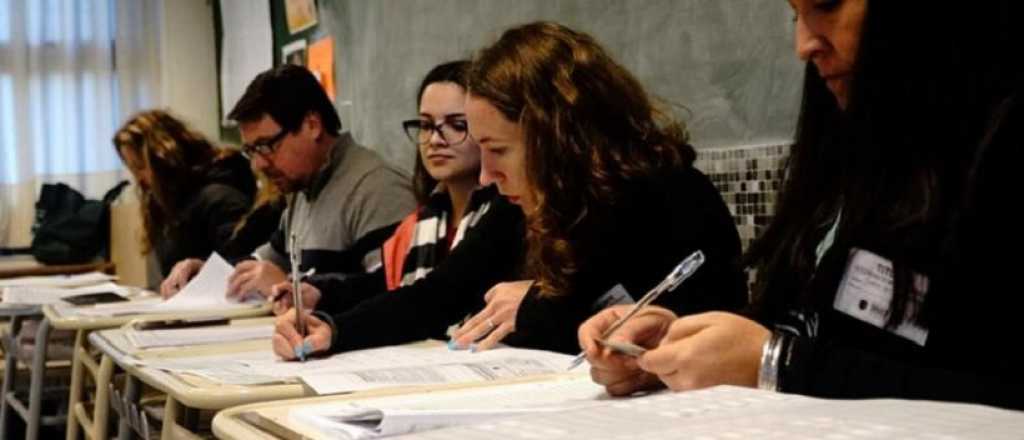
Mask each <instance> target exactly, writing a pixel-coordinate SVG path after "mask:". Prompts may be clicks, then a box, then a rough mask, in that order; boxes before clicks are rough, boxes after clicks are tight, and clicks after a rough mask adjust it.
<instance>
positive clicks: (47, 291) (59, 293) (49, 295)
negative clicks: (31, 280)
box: [0, 282, 131, 305]
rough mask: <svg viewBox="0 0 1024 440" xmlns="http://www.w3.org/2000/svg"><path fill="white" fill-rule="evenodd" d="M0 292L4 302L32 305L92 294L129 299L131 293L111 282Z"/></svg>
mask: <svg viewBox="0 0 1024 440" xmlns="http://www.w3.org/2000/svg"><path fill="white" fill-rule="evenodd" d="M0 290H3V300H2V301H3V302H5V303H9V304H31V305H45V304H61V303H62V301H61V299H63V298H69V297H72V296H78V295H88V294H91V293H100V292H112V293H114V294H116V295H119V296H122V297H127V296H128V294H129V293H131V292H130V289H129V288H128V287H125V286H119V285H117V284H114V283H111V282H106V283H103V284H97V285H92V286H86V287H75V288H58V287H36V286H17V287H4V288H2V289H0Z"/></svg>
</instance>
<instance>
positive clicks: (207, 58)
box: [160, 0, 220, 140]
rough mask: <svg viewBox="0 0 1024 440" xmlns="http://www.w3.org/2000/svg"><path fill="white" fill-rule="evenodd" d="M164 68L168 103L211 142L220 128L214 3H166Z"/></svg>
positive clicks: (195, 0) (166, 0)
mask: <svg viewBox="0 0 1024 440" xmlns="http://www.w3.org/2000/svg"><path fill="white" fill-rule="evenodd" d="M163 3H164V4H163V11H162V12H163V13H162V14H161V15H162V26H161V29H160V33H161V38H160V43H161V44H160V66H161V69H160V70H161V79H162V87H161V89H162V92H163V99H164V103H163V105H162V107H166V108H169V109H170V110H171V111H172V112H174V114H175V115H176V116H178V117H180V118H181V119H183V120H184V121H186V122H188V124H189V125H190V126H191V127H192V128H194V129H197V130H199V131H200V132H202V133H203V134H204V135H206V136H207V137H208V138H210V139H211V140H217V139H220V134H219V133H220V130H219V129H218V127H217V121H218V116H217V64H216V63H217V55H216V53H217V52H216V47H217V46H216V41H215V40H214V30H213V3H212V1H210V0H164V2H163Z"/></svg>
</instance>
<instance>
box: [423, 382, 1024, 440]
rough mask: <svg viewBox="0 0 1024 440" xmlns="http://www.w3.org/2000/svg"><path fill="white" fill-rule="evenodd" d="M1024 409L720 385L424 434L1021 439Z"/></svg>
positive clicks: (433, 436) (470, 436) (471, 437)
mask: <svg viewBox="0 0 1024 440" xmlns="http://www.w3.org/2000/svg"><path fill="white" fill-rule="evenodd" d="M1021 433H1024V414H1022V413H1020V412H1016V411H1008V410H1003V409H997V408H992V407H986V406H981V405H968V404H960V403H945V402H928V401H909V400H896V399H869V400H824V399H816V398H811V397H805V396H797V395H790V394H780V393H774V392H770V391H763V390H757V389H751V388H739V387H729V386H720V387H715V388H710V389H705V390H699V391H690V392H682V393H660V394H656V395H651V396H645V397H637V398H628V399H616V400H610V401H605V402H601V403H598V404H594V405H592V406H588V407H585V408H571V409H565V410H560V411H551V412H541V413H536V414H531V415H529V416H517V417H510V418H504V419H500V420H490V421H483V422H481V423H476V424H472V425H465V426H459V427H453V428H448V429H441V430H436V431H431V432H422V433H418V434H416V438H420V439H452V438H458V439H468V440H476V439H507V438H544V439H556V440H557V439H577V438H587V439H622V438H640V439H654V438H658V439H695V438H706V439H748V438H749V439H769V438H771V439H792V440H803V439H806V440H811V439H830V438H835V439H858V440H859V439H879V440H881V439H893V438H900V439H922V440H923V439H961V438H964V439H965V438H978V439H981V438H983V439H1008V440H1009V439H1019V438H1021Z"/></svg>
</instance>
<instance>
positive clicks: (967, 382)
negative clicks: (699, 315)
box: [762, 105, 1024, 409]
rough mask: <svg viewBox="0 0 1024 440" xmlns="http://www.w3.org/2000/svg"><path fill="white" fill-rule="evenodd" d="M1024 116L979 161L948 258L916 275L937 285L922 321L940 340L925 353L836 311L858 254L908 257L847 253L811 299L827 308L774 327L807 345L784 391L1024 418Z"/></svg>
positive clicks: (860, 244) (1007, 122)
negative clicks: (1017, 197)
mask: <svg viewBox="0 0 1024 440" xmlns="http://www.w3.org/2000/svg"><path fill="white" fill-rule="evenodd" d="M1021 110H1022V109H1020V108H1019V105H1018V108H1017V109H1016V110H1015V111H1013V112H1011V113H1010V116H1008V117H1007V118H1006V119H1004V124H1002V129H1001V130H1000V131H999V132H998V134H997V135H996V136H995V138H994V140H993V142H992V143H991V145H990V147H989V148H988V149H987V150H985V151H984V152H983V153H982V154H980V155H979V160H978V162H977V163H976V169H975V172H976V173H977V176H978V179H977V181H976V185H975V186H974V187H973V188H969V189H968V190H967V192H966V194H967V196H966V197H964V201H963V202H962V203H960V204H959V206H958V209H957V210H956V211H957V213H956V214H955V215H956V216H957V219H956V220H954V221H953V222H952V223H951V224H952V226H951V227H950V228H948V229H946V228H942V229H940V231H941V232H940V233H939V234H937V235H938V236H937V238H936V239H935V240H934V242H935V243H937V247H938V249H939V250H938V251H937V252H936V253H934V254H933V255H922V256H920V257H919V258H918V259H916V260H915V261H913V262H912V263H911V265H914V266H917V268H918V272H919V273H921V274H923V275H925V276H927V277H929V281H930V283H929V288H928V292H927V293H926V296H925V300H924V301H925V302H924V308H923V315H922V316H923V318H924V320H925V322H923V323H922V325H923V326H924V327H925V328H927V329H928V335H927V339H926V340H925V343H924V345H923V346H921V345H918V344H917V343H914V342H911V341H910V340H908V339H905V338H903V337H900V336H897V335H895V334H894V333H892V332H890V331H888V330H885V329H882V328H878V327H876V326H873V325H871V324H868V323H865V322H862V321H860V320H857V319H854V318H852V317H850V316H848V315H847V314H845V313H843V312H840V311H837V310H835V309H834V307H833V300H834V298H835V296H836V292H837V289H838V287H839V285H840V282H841V278H842V276H843V274H844V273H845V269H846V265H847V261H848V254H849V252H850V250H851V248H854V247H856V248H861V249H867V250H870V251H871V252H873V253H875V254H878V255H880V256H883V257H886V258H891V257H890V256H891V255H893V253H898V254H906V252H905V250H903V249H893V248H892V246H890V245H887V244H886V243H884V242H881V240H875V241H876V242H874V243H870V242H865V241H864V240H857V241H853V242H852V243H839V242H837V244H836V245H835V246H833V248H832V249H831V250H830V251H829V252H828V253H827V254H826V256H825V257H824V258H823V260H822V262H821V264H820V265H819V267H818V269H817V271H816V274H815V276H814V279H813V280H812V283H811V286H810V289H812V291H811V293H812V294H813V295H811V296H810V297H811V298H815V299H814V300H811V301H808V302H809V304H805V305H797V304H793V305H791V307H790V308H789V309H788V310H781V311H776V312H771V311H768V312H767V315H766V316H763V317H762V318H763V320H764V321H765V322H766V323H768V324H775V325H784V326H785V327H787V328H789V329H791V330H796V331H798V333H799V337H798V339H797V340H796V342H795V344H794V345H793V349H792V351H791V353H790V354H789V356H787V357H786V358H785V359H784V361H787V362H784V363H783V364H782V367H781V370H780V384H779V385H780V387H781V389H782V390H783V391H786V392H794V393H801V394H810V395H816V396H823V397H842V398H868V397H899V398H911V399H931V400H953V401H965V402H976V403H985V404H991V405H997V406H1003V407H1011V408H1017V409H1021V408H1024V379H1022V378H1021V372H1022V371H1024V361H1022V356H1021V355H1020V353H1018V352H1017V351H1016V349H1017V348H1018V347H1020V334H1021V327H1020V324H1019V321H1018V320H1019V319H1020V312H1021V310H1022V307H1021V306H1022V305H1024V304H1022V303H1024V301H1022V299H1021V298H1022V295H1021V294H1020V292H1019V290H1020V263H1019V260H1018V259H1017V258H1016V257H1015V256H1013V254H1014V253H1015V252H1018V251H1019V250H1020V249H1022V244H1024V243H1022V242H1021V241H1022V240H1021V235H1020V234H1019V233H1018V232H1017V231H1013V230H1012V228H1013V227H1014V223H1013V222H1012V221H1009V220H1010V218H1009V217H1007V216H1006V214H1008V213H1009V211H1010V209H1011V208H1010V206H1009V205H1008V203H1007V199H1006V197H1005V195H1004V194H1007V191H1012V190H1013V189H1014V188H1016V187H1018V186H1019V185H1018V179H1017V178H1016V177H1017V176H1018V175H1019V164H1020V163H1021V159H1022V154H1021V149H1020V141H1021V140H1022V139H1024V123H1022V121H1024V119H1022V116H1024V114H1022V113H1021ZM967 165H968V164H965V167H966V166H967ZM950 232H952V234H950ZM951 237H954V238H952V239H951ZM949 243H954V244H953V245H951V246H950V245H949ZM940 245H941V246H940ZM1000 252H1006V254H1000ZM769 293H776V294H777V293H778V292H769Z"/></svg>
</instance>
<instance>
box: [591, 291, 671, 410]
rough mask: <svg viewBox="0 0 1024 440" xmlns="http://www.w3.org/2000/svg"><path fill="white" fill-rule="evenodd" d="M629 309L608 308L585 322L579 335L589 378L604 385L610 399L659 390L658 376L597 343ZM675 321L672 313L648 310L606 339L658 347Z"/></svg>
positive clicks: (628, 358) (641, 311)
mask: <svg viewBox="0 0 1024 440" xmlns="http://www.w3.org/2000/svg"><path fill="white" fill-rule="evenodd" d="M632 308H633V306H632V305H619V306H612V307H608V308H606V309H604V310H602V311H601V312H599V313H598V314H596V315H594V316H593V317H591V318H590V319H588V320H587V321H586V322H584V323H583V325H581V326H580V328H579V332H578V336H579V340H580V347H581V348H582V349H583V351H584V353H586V355H587V361H589V363H590V376H591V378H592V379H593V380H594V382H595V383H597V384H600V385H604V386H605V389H606V390H607V391H608V394H611V395H613V396H622V395H628V394H632V393H634V392H636V391H640V390H648V389H653V388H658V387H659V386H661V384H660V383H659V380H658V377H657V376H655V375H653V374H650V373H648V372H646V371H643V370H642V369H641V368H640V367H639V366H638V365H637V360H636V358H634V357H629V356H624V355H621V354H618V353H615V352H613V351H612V350H611V349H610V348H607V347H604V346H603V345H602V344H600V342H598V341H600V340H601V339H603V338H604V335H605V333H606V332H607V329H608V328H609V327H611V326H612V325H613V324H614V323H615V322H616V321H618V320H619V319H620V318H622V316H624V315H626V314H627V313H629V311H630V310H631V309H632ZM675 319H676V315H675V313H672V311H671V310H668V309H665V308H662V307H657V306H648V307H645V308H643V309H641V310H640V312H638V313H637V314H636V315H635V316H633V318H632V319H630V320H629V321H626V323H625V324H623V325H622V327H619V329H618V330H616V331H615V332H614V333H612V335H611V336H610V337H609V338H608V339H609V340H612V341H622V342H630V343H633V344H636V345H639V346H641V347H645V348H653V347H657V346H658V343H659V342H660V341H661V340H662V338H663V337H664V336H665V334H666V332H667V331H668V328H669V326H670V325H671V324H672V321H674V320H675Z"/></svg>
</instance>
